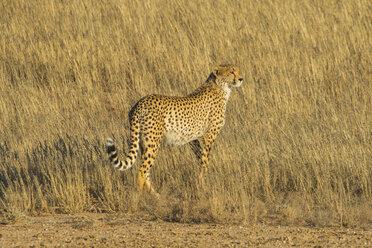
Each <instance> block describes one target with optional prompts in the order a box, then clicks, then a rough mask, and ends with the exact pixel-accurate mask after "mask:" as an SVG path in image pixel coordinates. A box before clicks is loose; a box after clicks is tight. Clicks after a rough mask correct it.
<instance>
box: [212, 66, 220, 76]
mask: <svg viewBox="0 0 372 248" xmlns="http://www.w3.org/2000/svg"><path fill="white" fill-rule="evenodd" d="M219 69H220V68H219V66H215V67H214V68H213V72H212V73H213V75H215V76H217V75H218V70H219Z"/></svg>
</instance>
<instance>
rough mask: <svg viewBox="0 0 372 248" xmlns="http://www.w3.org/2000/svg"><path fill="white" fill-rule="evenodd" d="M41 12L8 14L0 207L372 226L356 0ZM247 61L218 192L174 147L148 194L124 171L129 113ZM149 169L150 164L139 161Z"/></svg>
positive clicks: (14, 211) (363, 32)
mask: <svg viewBox="0 0 372 248" xmlns="http://www.w3.org/2000/svg"><path fill="white" fill-rule="evenodd" d="M68 2H69V3H68V4H67V3H63V1H56V0H55V1H54V0H52V1H50V0H43V1H29V0H16V1H14V0H5V1H2V3H1V4H0V13H1V14H0V113H1V114H0V126H1V129H0V209H1V212H2V213H3V214H4V215H7V216H9V218H10V219H12V218H13V219H16V218H17V216H22V215H24V214H40V213H74V212H84V211H131V212H141V211H148V212H150V213H152V214H153V215H154V217H160V218H163V219H168V220H171V221H195V222H203V221H219V222H222V221H248V222H249V221H265V222H275V223H282V224H310V225H347V226H363V225H371V223H372V219H371V216H372V207H371V206H372V204H371V199H372V185H371V182H372V107H371V106H372V87H371V86H372V67H371V65H372V5H371V3H370V1H368V0H360V1H358V0H354V1H294V0H287V1H284V2H283V1H220V0H214V1H211V0H210V1H203V3H201V2H200V1H183V2H180V1H177V2H175V1H160V0H159V1H158V0H157V1H120V0H112V1H108V2H107V1H105V2H101V1H97V0H90V1H88V0H83V1H80V0H79V1H77V0H72V1H68ZM221 63H233V64H237V65H238V66H239V67H240V69H241V71H242V72H243V73H244V74H245V81H244V82H245V83H244V85H243V86H242V87H241V88H238V89H234V91H233V92H232V96H231V98H230V101H229V104H228V110H227V122H226V125H225V127H224V129H223V130H222V132H221V134H220V136H219V137H218V140H217V142H216V144H215V145H214V147H213V149H212V152H211V157H210V170H209V173H208V175H207V177H206V178H205V182H204V183H203V182H200V181H199V179H198V175H199V171H200V168H199V165H198V163H197V160H196V158H195V156H194V155H193V153H192V150H191V149H190V147H189V146H183V147H168V146H163V147H162V149H161V151H160V152H159V156H158V159H157V161H156V166H155V168H153V170H152V181H153V184H154V186H155V188H157V189H158V191H159V192H160V193H161V196H162V200H160V201H156V200H154V199H152V198H151V197H150V196H145V197H143V198H140V197H139V194H138V192H137V188H136V182H135V180H136V179H135V176H134V175H135V174H136V170H132V171H128V172H126V173H119V172H117V171H115V170H113V169H112V168H111V166H110V164H109V162H108V159H107V156H106V154H105V153H104V140H105V138H106V137H110V136H111V137H114V138H115V140H116V141H117V143H118V148H119V149H120V151H121V154H123V151H126V150H127V148H128V146H127V138H128V136H129V128H128V118H127V113H128V111H129V110H130V108H131V106H132V105H133V104H134V103H135V102H136V101H137V100H139V99H140V98H141V97H142V96H144V95H146V94H150V93H160V94H166V95H185V94H187V93H190V92H192V91H193V89H195V88H196V87H198V85H200V83H202V82H203V81H204V80H205V79H206V77H207V76H208V74H209V72H210V70H211V68H212V67H213V65H215V64H221ZM137 165H138V162H137Z"/></svg>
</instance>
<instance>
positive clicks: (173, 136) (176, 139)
mask: <svg viewBox="0 0 372 248" xmlns="http://www.w3.org/2000/svg"><path fill="white" fill-rule="evenodd" d="M199 136H200V135H182V134H181V133H179V132H177V131H175V130H168V131H166V132H165V133H164V139H165V141H166V142H167V144H168V145H176V146H180V145H184V144H187V143H189V142H190V141H192V140H195V139H197V138H199Z"/></svg>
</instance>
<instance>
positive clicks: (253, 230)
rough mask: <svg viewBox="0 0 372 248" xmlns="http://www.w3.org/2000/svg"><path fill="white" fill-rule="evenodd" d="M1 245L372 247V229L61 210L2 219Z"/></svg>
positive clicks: (0, 225)
mask: <svg viewBox="0 0 372 248" xmlns="http://www.w3.org/2000/svg"><path fill="white" fill-rule="evenodd" d="M0 247H372V231H371V230H361V229H348V228H330V227H327V228H311V227H293V226H290V227H288V226H268V225H261V224H260V225H254V226H252V225H235V224H182V223H171V222H164V221H161V220H153V219H150V217H146V216H138V215H130V214H84V215H73V216H69V215H57V216H43V217H25V218H23V219H21V220H18V221H17V222H15V223H13V224H11V223H6V222H2V223H1V224H0Z"/></svg>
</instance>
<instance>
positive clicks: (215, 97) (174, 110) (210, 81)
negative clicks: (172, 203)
mask: <svg viewBox="0 0 372 248" xmlns="http://www.w3.org/2000/svg"><path fill="white" fill-rule="evenodd" d="M242 82H243V78H242V76H241V74H240V73H239V69H238V68H237V67H236V66H233V65H219V66H217V67H216V68H215V69H214V70H213V71H212V73H211V74H210V75H209V77H208V78H207V80H206V81H205V83H203V84H202V85H201V86H200V87H199V88H198V89H196V90H195V91H194V92H193V93H191V94H190V95H188V96H186V97H174V96H163V95H149V96H146V97H144V98H142V99H141V100H139V101H138V102H137V103H136V104H135V105H134V107H133V108H132V110H131V111H130V113H129V119H130V149H129V153H128V155H127V156H126V158H125V159H124V160H120V159H118V155H117V150H116V147H115V144H114V142H113V140H112V139H111V138H108V139H107V153H108V156H109V159H110V161H111V163H112V164H113V165H114V167H115V168H116V169H119V170H127V169H129V168H131V167H132V165H133V163H134V162H135V160H136V158H137V155H138V151H139V149H140V146H141V148H142V149H141V150H142V151H143V152H142V154H143V155H142V156H143V157H142V158H143V159H142V165H141V168H140V169H139V172H138V184H139V189H140V192H141V193H142V192H143V188H144V187H145V189H146V190H147V191H149V192H151V193H154V194H155V195H156V196H158V197H159V195H158V194H157V193H156V192H155V190H154V189H153V188H152V187H151V183H150V178H149V176H150V169H151V167H152V166H153V165H154V161H155V157H156V154H157V152H158V149H159V147H160V144H161V142H162V140H163V139H164V140H165V141H166V143H168V144H171V145H184V144H186V143H189V142H190V143H191V144H192V145H193V147H194V148H196V150H197V152H198V153H199V159H200V163H201V167H202V173H203V171H204V172H206V171H207V165H208V155H209V153H210V151H211V146H212V144H213V143H214V141H215V139H216V137H217V135H218V133H219V132H220V130H221V128H222V126H223V125H224V123H225V111H226V104H227V101H228V99H229V96H230V91H231V88H232V87H239V86H241V84H242ZM199 139H200V140H202V141H204V142H203V143H204V145H203V147H202V146H201V144H200V142H199Z"/></svg>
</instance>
